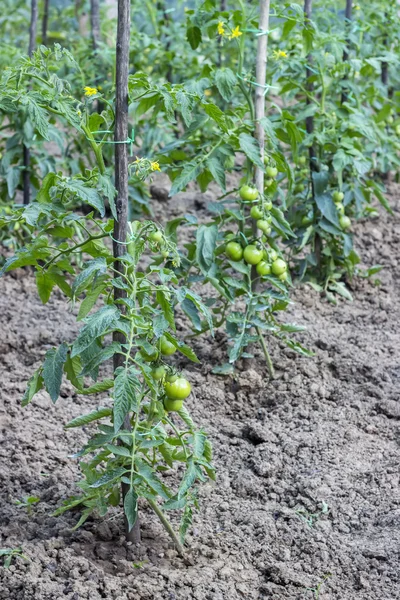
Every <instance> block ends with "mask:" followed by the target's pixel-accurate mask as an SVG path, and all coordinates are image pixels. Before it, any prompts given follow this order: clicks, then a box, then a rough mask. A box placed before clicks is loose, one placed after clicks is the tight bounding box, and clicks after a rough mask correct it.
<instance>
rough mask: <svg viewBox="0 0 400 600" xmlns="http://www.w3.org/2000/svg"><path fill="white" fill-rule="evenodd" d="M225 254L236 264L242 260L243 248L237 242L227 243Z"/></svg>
mask: <svg viewBox="0 0 400 600" xmlns="http://www.w3.org/2000/svg"><path fill="white" fill-rule="evenodd" d="M225 253H226V255H227V257H228V258H230V259H231V260H233V261H234V262H237V261H238V260H242V258H243V248H242V246H241V245H240V244H238V242H228V243H227V245H226V248H225Z"/></svg>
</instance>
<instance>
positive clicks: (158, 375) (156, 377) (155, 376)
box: [151, 365, 165, 381]
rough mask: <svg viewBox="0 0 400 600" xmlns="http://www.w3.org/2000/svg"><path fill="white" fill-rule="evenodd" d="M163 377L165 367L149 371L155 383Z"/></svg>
mask: <svg viewBox="0 0 400 600" xmlns="http://www.w3.org/2000/svg"><path fill="white" fill-rule="evenodd" d="M164 375H165V367H163V366H162V365H160V366H159V367H155V368H154V369H152V370H151V376H152V377H153V379H154V380H155V381H160V379H162V378H163V377H164Z"/></svg>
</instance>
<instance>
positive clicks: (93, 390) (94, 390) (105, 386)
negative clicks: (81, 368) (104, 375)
mask: <svg viewBox="0 0 400 600" xmlns="http://www.w3.org/2000/svg"><path fill="white" fill-rule="evenodd" d="M112 387H114V379H111V378H109V379H104V380H103V381H98V382H97V383H95V384H94V385H91V386H90V387H87V388H83V389H82V390H79V393H80V394H85V395H88V394H99V393H100V392H106V391H107V390H110V389H111V388H112Z"/></svg>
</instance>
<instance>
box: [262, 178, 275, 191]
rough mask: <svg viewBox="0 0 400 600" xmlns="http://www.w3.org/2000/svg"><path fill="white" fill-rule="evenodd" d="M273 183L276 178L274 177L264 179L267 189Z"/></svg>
mask: <svg viewBox="0 0 400 600" xmlns="http://www.w3.org/2000/svg"><path fill="white" fill-rule="evenodd" d="M273 183H274V180H273V179H266V180H265V181H264V186H265V189H268V188H270V187H271V185H272V184H273Z"/></svg>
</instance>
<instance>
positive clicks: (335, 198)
mask: <svg viewBox="0 0 400 600" xmlns="http://www.w3.org/2000/svg"><path fill="white" fill-rule="evenodd" d="M332 198H333V201H334V202H342V200H343V198H344V194H343V192H338V191H335V192H333V194H332Z"/></svg>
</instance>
